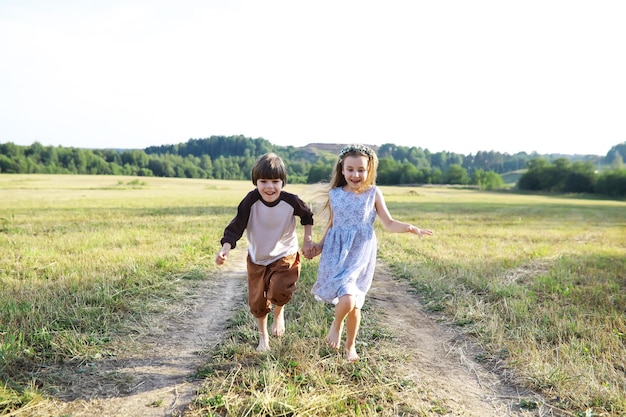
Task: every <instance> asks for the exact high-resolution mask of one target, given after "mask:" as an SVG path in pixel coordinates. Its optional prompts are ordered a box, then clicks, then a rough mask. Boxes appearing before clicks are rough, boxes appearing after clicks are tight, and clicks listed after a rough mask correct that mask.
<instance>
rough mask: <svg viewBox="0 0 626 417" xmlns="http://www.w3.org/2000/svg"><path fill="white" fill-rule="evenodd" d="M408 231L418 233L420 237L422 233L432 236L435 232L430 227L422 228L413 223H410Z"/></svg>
mask: <svg viewBox="0 0 626 417" xmlns="http://www.w3.org/2000/svg"><path fill="white" fill-rule="evenodd" d="M407 232H409V233H413V234H416V235H418V236H419V238H420V239H421V238H422V235H428V236H431V235H432V234H433V232H432V231H430V230H428V229H420V228H418V227H415V226H413V225H412V224H410V225H409V227H408V228H407Z"/></svg>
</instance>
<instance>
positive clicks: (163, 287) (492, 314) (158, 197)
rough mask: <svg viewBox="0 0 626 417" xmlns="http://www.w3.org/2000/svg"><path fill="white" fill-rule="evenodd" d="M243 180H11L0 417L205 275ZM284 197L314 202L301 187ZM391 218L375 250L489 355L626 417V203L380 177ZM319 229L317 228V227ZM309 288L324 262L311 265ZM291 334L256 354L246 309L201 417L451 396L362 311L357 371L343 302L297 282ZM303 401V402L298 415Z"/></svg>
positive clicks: (0, 263) (413, 402) (529, 380)
mask: <svg viewBox="0 0 626 417" xmlns="http://www.w3.org/2000/svg"><path fill="white" fill-rule="evenodd" d="M251 188H252V184H250V183H247V182H229V181H209V180H191V179H159V178H141V179H137V178H134V177H102V176H54V175H0V254H2V256H0V381H1V382H2V384H0V415H2V414H3V413H6V412H10V411H11V410H18V409H22V410H24V409H25V407H26V408H27V407H29V406H31V405H32V404H34V403H36V402H45V401H46V400H45V396H46V392H45V391H42V390H41V389H40V388H39V387H38V384H37V383H36V382H37V380H39V379H40V378H43V375H41V374H38V372H37V370H41V369H43V367H44V366H45V365H47V364H55V363H60V362H72V361H75V362H77V363H80V362H81V361H92V360H97V359H98V358H101V357H103V356H106V355H109V354H111V353H112V351H113V350H114V348H115V346H114V344H113V342H112V339H113V338H114V336H115V335H120V334H127V333H132V332H137V331H141V330H140V329H141V327H142V325H143V324H144V318H145V317H146V316H147V315H150V314H153V313H158V312H159V311H160V310H161V309H162V306H163V305H164V303H167V302H174V301H175V300H176V298H177V297H180V296H181V295H179V294H178V293H177V291H176V290H177V288H179V286H180V285H179V284H180V282H181V281H183V280H193V279H207V278H208V279H210V277H211V276H212V275H213V274H215V273H216V267H215V266H214V264H213V259H214V255H215V252H216V251H217V249H218V243H217V242H218V240H219V237H220V236H221V233H222V231H223V228H224V226H225V225H226V224H227V222H228V221H229V220H230V219H231V218H232V216H233V215H234V211H235V207H236V204H237V203H238V202H239V200H240V199H241V197H242V196H243V195H244V193H245V192H246V191H247V190H249V189H251ZM287 191H290V192H296V193H299V194H301V195H303V196H307V195H309V191H310V188H307V187H306V186H295V185H288V187H287ZM383 191H384V192H385V195H386V198H387V203H388V205H389V208H390V211H391V213H392V214H393V215H394V217H396V218H398V219H400V220H404V221H410V222H413V223H414V224H415V225H416V226H418V227H421V228H429V229H432V230H433V231H434V232H435V236H433V237H430V238H425V239H424V240H423V241H421V242H418V241H417V240H416V238H415V236H408V235H404V234H389V233H386V232H383V231H382V230H380V226H379V225H378V226H377V228H378V237H379V256H380V258H381V259H383V260H384V261H385V262H386V263H387V264H389V265H390V267H391V268H392V269H393V271H394V273H395V274H397V275H398V276H399V277H402V278H404V279H407V280H409V281H410V282H411V283H412V285H414V286H415V288H416V289H417V290H418V291H419V293H420V298H421V299H422V301H423V302H424V306H425V309H426V310H427V311H432V312H437V317H444V318H445V320H446V322H448V323H449V324H450V325H453V326H457V327H459V328H461V329H463V330H464V331H465V332H467V333H468V335H471V336H472V337H476V339H477V340H478V341H480V343H482V344H483V346H484V347H485V349H486V354H485V357H484V358H483V360H487V361H498V362H501V363H505V364H506V365H507V366H509V367H511V368H512V369H513V371H514V373H515V375H516V376H517V379H518V381H519V383H521V384H523V385H526V386H528V387H530V388H532V389H535V390H539V391H541V392H542V393H544V395H545V396H546V398H549V399H552V398H558V401H557V402H555V403H553V405H555V406H558V407H559V408H562V409H565V410H569V411H570V412H571V413H572V414H574V415H584V411H585V410H587V409H593V410H594V412H595V413H596V414H598V415H600V414H601V413H605V414H607V415H621V414H624V413H626V399H625V396H624V394H623V393H624V392H625V391H626V369H625V368H624V358H626V318H625V314H626V288H625V287H626V203H624V202H619V201H610V200H593V199H589V198H580V197H577V196H536V195H518V194H514V193H484V192H479V191H475V190H461V189H449V188H435V187H433V188H431V187H424V188H406V187H383ZM315 234H316V238H317V237H319V235H320V234H321V226H320V227H318V228H316V232H315ZM304 265H305V268H304V269H303V275H302V280H301V288H310V285H311V284H312V282H313V280H314V277H315V265H316V262H315V261H313V262H305V263H304ZM290 306H292V307H291V308H288V309H287V310H286V311H287V315H288V316H287V323H288V326H289V328H288V332H287V335H286V337H285V338H283V339H281V341H280V342H279V346H276V348H274V346H273V350H272V352H271V353H268V354H262V355H260V354H257V353H256V352H254V347H255V339H256V334H255V328H254V321H253V320H252V318H251V317H250V315H249V313H248V312H247V310H246V308H245V307H244V308H242V311H241V313H240V314H239V315H238V316H237V318H236V320H235V321H233V323H232V325H231V328H230V329H229V331H230V336H229V337H228V338H227V339H226V340H225V341H224V342H223V343H221V344H220V345H219V346H218V347H217V348H216V349H215V350H214V351H212V352H210V353H207V355H208V358H209V359H208V360H207V363H206V364H205V365H204V366H203V367H202V368H201V369H199V370H198V376H201V377H203V378H204V385H203V389H202V392H201V393H200V394H199V396H198V398H197V401H196V410H195V413H197V415H226V414H229V413H230V414H233V415H243V414H246V413H249V414H251V415H255V414H266V415H293V414H299V415H306V413H304V412H303V411H302V410H312V411H310V412H309V414H308V415H316V414H315V413H314V412H316V413H318V414H317V415H337V416H339V415H403V414H404V415H437V414H438V413H439V414H445V413H446V404H445V403H441V402H440V401H439V400H438V399H437V395H436V393H432V392H429V391H428V389H427V388H425V387H422V386H415V385H412V384H411V383H410V382H409V381H404V380H402V378H401V376H396V375H402V373H401V372H398V373H396V372H394V370H395V369H396V367H397V366H398V363H400V364H401V363H402V355H403V353H402V351H401V349H400V351H398V349H397V348H396V347H394V344H393V343H392V341H391V340H390V338H389V337H388V336H387V335H386V334H385V330H384V329H382V328H381V327H380V325H379V324H378V323H377V320H376V317H375V315H373V314H368V312H367V311H366V312H365V314H364V318H363V326H362V330H361V333H360V336H359V341H360V343H361V345H360V346H359V349H360V354H361V355H362V356H364V357H365V358H366V359H365V360H362V361H360V362H359V363H358V364H356V365H348V364H345V363H343V362H342V361H340V360H337V357H336V354H335V353H334V352H332V351H329V350H328V348H327V347H326V346H325V344H324V343H323V338H324V335H325V332H326V331H327V328H328V324H329V322H330V320H331V319H332V312H331V310H330V309H328V307H326V306H324V305H323V304H321V303H318V302H315V301H314V300H312V299H311V298H310V296H309V295H308V291H304V290H303V291H298V292H296V296H295V297H294V300H293V301H292V304H290ZM298 410H300V411H298Z"/></svg>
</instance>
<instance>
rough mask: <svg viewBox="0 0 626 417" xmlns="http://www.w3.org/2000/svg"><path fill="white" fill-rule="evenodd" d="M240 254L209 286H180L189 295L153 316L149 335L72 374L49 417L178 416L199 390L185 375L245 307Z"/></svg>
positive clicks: (197, 283)
mask: <svg viewBox="0 0 626 417" xmlns="http://www.w3.org/2000/svg"><path fill="white" fill-rule="evenodd" d="M243 255H245V251H233V252H232V255H231V259H229V261H228V263H227V264H226V265H224V266H223V267H222V268H221V269H220V271H221V273H220V274H219V275H218V276H216V277H215V278H214V279H212V280H210V281H192V282H185V286H186V287H187V286H188V287H189V288H186V289H185V290H186V291H188V292H189V293H190V295H188V296H186V297H185V299H184V301H182V305H177V306H175V307H172V308H170V309H168V311H167V313H166V314H165V315H164V316H163V317H162V316H161V315H159V317H155V320H154V321H155V323H154V325H153V326H151V327H150V329H149V333H148V334H145V335H142V336H140V337H138V338H137V339H136V340H133V341H130V343H129V346H130V347H129V348H127V349H125V350H124V352H120V353H118V354H117V355H116V356H115V357H114V358H113V359H105V360H101V361H98V362H94V363H91V364H83V366H82V367H79V368H78V369H76V370H75V371H74V372H76V375H75V376H73V377H72V378H71V383H70V384H67V385H66V386H64V387H63V388H62V391H61V392H59V393H58V395H57V398H59V401H56V402H55V405H56V408H57V410H55V414H53V415H67V416H71V417H83V416H84V417H94V416H98V417H163V416H167V417H173V416H182V415H183V414H184V412H185V410H187V409H188V407H189V405H190V403H191V401H192V400H193V398H194V396H195V394H196V390H197V389H198V387H199V381H194V380H193V378H190V376H192V375H193V373H194V372H195V371H196V370H197V368H198V366H199V365H201V363H202V357H201V355H200V353H201V352H203V351H207V350H209V349H211V348H213V347H214V346H215V345H217V344H218V343H219V342H220V341H221V339H222V337H223V336H224V335H225V334H226V333H227V332H226V327H227V324H228V320H229V319H230V318H231V317H232V315H233V314H234V311H235V310H237V309H239V308H241V305H242V304H243V303H245V297H246V275H245V258H243ZM239 258H241V259H239ZM192 286H196V287H192ZM47 412H48V413H49V412H50V410H47ZM46 415H49V414H46Z"/></svg>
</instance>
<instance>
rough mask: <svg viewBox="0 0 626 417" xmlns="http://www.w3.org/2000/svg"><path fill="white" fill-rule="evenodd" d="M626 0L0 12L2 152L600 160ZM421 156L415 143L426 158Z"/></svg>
mask: <svg viewBox="0 0 626 417" xmlns="http://www.w3.org/2000/svg"><path fill="white" fill-rule="evenodd" d="M624 16H626V2H620V1H607V2H591V1H581V2H574V3H572V2H569V1H567V0H529V1H526V2H523V3H511V2H501V1H498V0H477V1H473V2H465V1H462V0H451V1H449V2H425V1H417V2H416V1H413V0H392V1H390V2H386V3H384V4H382V3H376V2H367V1H366V2H362V1H356V0H346V1H345V2H333V1H329V0H320V1H318V2H315V3H311V4H309V3H301V2H291V1H288V0H268V1H266V2H262V3H259V2H255V1H252V0H237V1H235V2H227V1H223V0H212V1H208V2H207V1H203V0H182V1H180V2H177V3H176V4H175V5H174V4H170V3H167V2H154V1H149V0H112V1H109V2H102V3H92V2H75V1H72V0H59V1H57V2H44V1H41V0H33V1H30V2H0V54H1V55H2V56H3V58H4V60H3V62H5V65H2V66H0V91H2V98H1V99H0V142H13V143H15V144H19V145H30V144H32V143H34V142H40V143H42V144H46V146H64V147H77V148H92V149H106V148H122V147H129V148H132V149H144V148H146V147H149V146H161V145H165V144H176V143H184V142H185V141H187V140H189V138H196V137H206V132H213V133H212V134H213V135H216V136H219V135H223V136H230V135H233V136H235V135H239V134H241V135H244V136H246V137H251V138H260V137H262V138H265V139H267V140H269V141H270V142H272V143H273V144H275V145H277V146H289V145H293V146H304V145H306V144H307V143H314V142H322V143H324V142H326V143H344V142H362V143H370V144H373V145H378V146H380V145H382V144H384V143H395V144H397V145H399V146H419V147H421V148H424V149H429V150H430V151H432V152H454V153H459V154H476V153H477V152H479V151H485V152H489V151H491V150H493V151H496V152H501V153H508V154H515V153H519V152H525V153H527V154H532V153H533V152H536V153H538V154H556V153H563V154H573V155H604V154H606V152H608V151H609V150H610V148H611V147H612V146H615V145H616V144H620V143H622V142H624V141H626V125H625V124H624V123H623V119H624V114H626V101H624V100H623V97H626V77H624V76H623V74H625V73H626V54H620V53H616V51H619V50H621V49H623V39H626V25H624V24H623V17H624ZM418 144H419V145H418Z"/></svg>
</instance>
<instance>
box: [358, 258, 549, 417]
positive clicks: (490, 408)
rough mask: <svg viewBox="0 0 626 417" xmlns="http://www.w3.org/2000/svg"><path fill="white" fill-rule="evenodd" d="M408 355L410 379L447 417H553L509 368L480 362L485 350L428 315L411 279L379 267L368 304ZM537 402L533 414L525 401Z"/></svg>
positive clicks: (529, 402) (439, 412)
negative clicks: (512, 376) (512, 378)
mask: <svg viewBox="0 0 626 417" xmlns="http://www.w3.org/2000/svg"><path fill="white" fill-rule="evenodd" d="M366 303H370V306H372V307H373V308H374V310H375V312H376V314H380V315H381V316H382V317H383V319H382V320H383V323H384V325H385V327H387V328H388V329H390V331H391V332H392V334H393V337H394V339H395V341H396V343H397V344H399V345H400V346H402V350H403V351H404V352H405V353H406V354H407V358H408V360H407V366H406V367H405V370H406V372H407V374H408V375H407V376H408V377H410V378H411V380H413V381H415V382H416V384H418V386H420V387H421V388H422V390H423V391H424V392H428V397H430V398H431V400H430V401H431V403H432V404H433V405H439V407H438V408H436V410H437V414H439V415H445V416H481V417H485V416H493V417H505V416H554V415H557V414H555V411H556V410H554V409H550V408H549V406H547V405H545V404H543V403H542V400H541V398H539V396H538V395H536V394H534V393H532V392H530V391H528V390H524V389H521V388H516V387H515V386H514V385H513V384H512V383H511V382H509V381H507V374H506V372H505V370H504V369H502V368H498V367H497V364H492V365H489V364H488V363H485V362H482V361H481V362H479V361H477V360H476V359H475V358H479V357H481V356H484V351H482V350H481V349H480V347H479V346H477V345H476V344H475V343H472V341H471V340H469V338H468V337H466V336H465V335H463V334H461V333H460V332H459V331H455V329H453V328H451V327H450V326H445V325H443V324H441V323H439V322H438V320H437V318H436V317H434V316H433V315H429V314H427V313H425V312H424V311H423V309H422V303H421V301H420V300H419V298H418V296H417V295H415V294H414V291H413V290H412V288H411V286H410V285H409V284H408V283H407V282H406V281H398V280H396V279H394V278H392V276H391V274H390V273H389V272H388V270H387V268H386V267H385V266H384V264H381V262H379V263H378V266H377V273H376V276H375V277H374V282H373V284H372V288H371V290H370V292H369V296H368V300H367V301H366ZM524 402H525V403H526V404H536V405H537V408H536V409H534V410H532V411H530V410H524V409H521V407H520V405H521V404H522V403H524Z"/></svg>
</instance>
